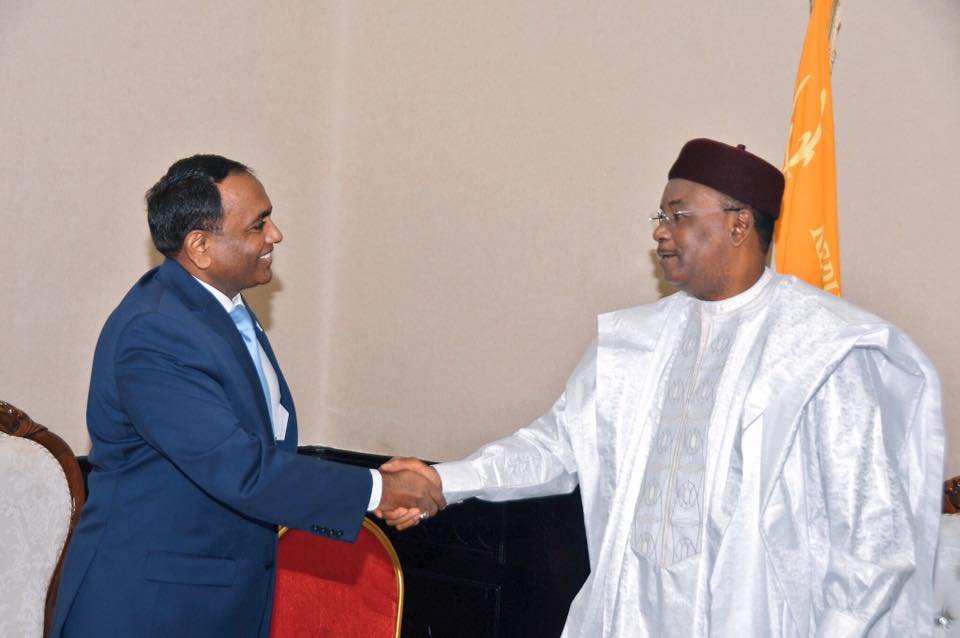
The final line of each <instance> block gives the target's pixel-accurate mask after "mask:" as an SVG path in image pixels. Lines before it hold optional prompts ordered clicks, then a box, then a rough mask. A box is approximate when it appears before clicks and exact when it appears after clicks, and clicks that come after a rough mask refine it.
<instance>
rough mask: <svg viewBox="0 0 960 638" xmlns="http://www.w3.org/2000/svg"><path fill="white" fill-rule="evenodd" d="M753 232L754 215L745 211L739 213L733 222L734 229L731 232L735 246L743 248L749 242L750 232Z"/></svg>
mask: <svg viewBox="0 0 960 638" xmlns="http://www.w3.org/2000/svg"><path fill="white" fill-rule="evenodd" d="M752 230H753V215H751V214H750V211H749V210H747V209H743V210H741V211H739V212H738V213H737V215H736V217H735V218H734V220H733V229H732V230H731V231H730V237H731V238H732V239H733V245H734V246H737V247H739V246H741V245H743V242H745V241H747V237H749V236H750V232H751V231H752Z"/></svg>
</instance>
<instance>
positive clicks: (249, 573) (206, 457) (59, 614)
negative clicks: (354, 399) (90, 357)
mask: <svg viewBox="0 0 960 638" xmlns="http://www.w3.org/2000/svg"><path fill="white" fill-rule="evenodd" d="M258 337H259V339H260V344H261V345H262V346H263V349H264V351H265V352H266V353H267V355H268V356H269V358H270V362H271V363H272V364H273V367H274V370H276V372H277V377H278V380H279V384H280V391H281V395H282V398H281V403H282V404H283V406H284V407H285V408H286V409H287V411H288V412H289V413H290V419H289V421H288V425H287V432H286V439H285V440H284V441H282V442H280V444H276V443H275V442H274V439H273V431H272V429H271V424H270V419H269V417H268V412H267V405H266V401H265V400H264V395H263V391H262V390H261V386H260V381H259V379H258V377H257V373H256V370H255V368H254V367H253V362H252V361H251V359H250V355H249V353H248V351H247V349H246V347H245V346H244V343H243V338H242V337H241V336H240V333H239V331H238V330H237V328H236V326H235V325H234V323H233V321H232V320H231V319H230V316H229V315H228V314H227V312H226V311H225V310H224V309H223V306H222V305H221V304H220V303H219V302H218V301H217V300H216V299H215V298H214V297H213V295H211V294H210V293H209V292H208V291H207V290H205V289H204V288H203V287H202V286H201V285H200V284H199V283H197V282H196V280H194V279H193V277H191V276H190V274H189V273H187V272H186V271H185V270H184V269H183V268H182V267H181V266H180V265H179V264H177V263H176V262H175V261H172V260H167V261H165V262H164V263H163V265H161V266H160V267H159V268H155V269H153V270H151V271H150V272H148V273H147V274H145V275H144V276H143V277H142V278H141V279H140V281H138V282H137V283H136V285H134V287H133V288H132V289H131V290H130V292H129V293H127V295H126V297H125V298H124V299H123V301H122V302H121V303H120V305H119V306H118V307H117V309H116V310H115V311H114V312H113V313H112V314H111V315H110V318H109V319H108V320H107V322H106V325H105V326H104V328H103V332H102V333H101V335H100V339H99V341H98V343H97V349H96V353H95V355H94V361H93V373H92V378H91V382H90V395H89V399H88V405H87V425H88V428H89V431H90V438H91V441H92V447H91V450H90V455H89V461H90V464H91V465H92V471H91V473H90V476H89V481H88V484H89V491H90V496H89V499H88V500H87V503H86V505H85V506H84V508H83V511H82V513H81V517H80V522H79V524H78V525H77V527H76V529H75V530H74V534H73V539H72V541H71V543H70V546H69V548H68V551H67V556H66V559H65V562H64V566H63V575H62V579H61V583H60V589H59V593H58V598H57V606H56V613H55V617H54V625H53V631H52V636H53V637H54V638H57V637H59V636H61V635H63V636H64V637H69V636H98V637H99V636H123V637H125V638H127V637H132V636H136V637H140V636H165V637H170V636H172V637H176V638H186V637H188V636H204V637H206V636H211V637H214V636H216V637H219V636H224V637H226V636H230V637H242V636H251V637H254V636H266V635H267V634H268V632H269V625H270V613H271V609H272V598H273V581H274V575H275V566H274V561H275V559H276V551H277V550H276V525H277V524H282V525H287V526H289V527H295V528H301V529H307V530H312V531H313V532H315V533H318V534H325V535H328V536H332V537H335V538H340V539H342V540H346V541H352V540H354V539H355V538H356V536H357V534H358V532H359V529H360V525H361V522H362V519H363V515H364V513H365V510H366V508H367V504H368V501H369V498H370V489H371V482H372V481H371V477H370V472H369V471H368V470H366V469H363V468H356V467H350V466H345V465H340V464H336V463H330V462H325V461H321V460H319V459H315V458H310V457H304V456H297V455H296V445H297V442H296V438H297V418H296V411H295V410H294V406H293V399H292V398H291V396H290V390H289V388H288V387H287V384H286V382H285V381H284V378H283V375H282V374H281V372H280V366H279V365H278V364H277V360H276V358H275V356H274V354H273V350H272V349H271V348H270V344H269V342H268V341H267V338H266V335H265V334H263V333H262V331H258Z"/></svg>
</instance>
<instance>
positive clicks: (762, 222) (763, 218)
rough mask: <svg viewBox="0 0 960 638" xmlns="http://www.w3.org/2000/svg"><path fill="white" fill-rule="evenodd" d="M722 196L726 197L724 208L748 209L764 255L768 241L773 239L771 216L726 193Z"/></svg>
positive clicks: (768, 244)
mask: <svg viewBox="0 0 960 638" xmlns="http://www.w3.org/2000/svg"><path fill="white" fill-rule="evenodd" d="M724 197H726V201H725V202H724V203H723V207H724V208H742V209H744V210H748V211H750V215H752V216H753V227H754V229H755V230H756V231H757V239H759V240H760V250H762V251H763V254H764V255H766V254H767V253H768V252H770V242H771V241H772V240H773V224H774V219H773V217H770V216H769V215H764V214H763V213H761V212H760V211H759V210H757V208H756V207H754V206H751V205H750V204H745V203H743V202H741V201H740V200H739V199H736V198H734V197H730V196H729V195H726V194H724Z"/></svg>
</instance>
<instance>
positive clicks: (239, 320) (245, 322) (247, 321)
mask: <svg viewBox="0 0 960 638" xmlns="http://www.w3.org/2000/svg"><path fill="white" fill-rule="evenodd" d="M230 318H231V319H233V323H235V324H237V330H239V331H240V335H241V336H242V337H243V343H245V344H246V346H247V352H249V353H250V358H251V359H253V367H254V368H256V369H257V377H259V378H260V387H261V388H262V389H263V398H264V399H266V400H267V416H269V417H270V420H271V423H272V421H273V416H272V414H271V412H272V410H271V407H272V406H271V401H270V388H269V386H267V377H266V376H265V375H264V374H263V365H262V364H261V363H260V344H259V343H257V333H256V332H254V328H253V319H251V318H250V312H249V311H248V310H247V307H246V306H243V305H237V306H234V307H233V310H231V311H230Z"/></svg>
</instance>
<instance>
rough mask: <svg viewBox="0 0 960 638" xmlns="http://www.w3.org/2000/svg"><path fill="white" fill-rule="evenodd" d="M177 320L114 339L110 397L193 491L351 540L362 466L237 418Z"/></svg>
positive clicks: (145, 320)
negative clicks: (295, 446)
mask: <svg viewBox="0 0 960 638" xmlns="http://www.w3.org/2000/svg"><path fill="white" fill-rule="evenodd" d="M204 337H206V338H208V339H209V338H219V337H218V336H216V335H213V334H208V335H196V334H192V333H190V332H189V331H187V330H184V329H183V327H182V326H180V325H179V324H178V322H177V321H176V320H175V319H171V318H170V317H166V316H163V315H160V314H156V313H148V314H144V315H140V316H139V317H137V318H135V319H134V320H133V321H131V322H130V324H129V325H127V326H126V328H125V329H124V331H123V333H122V334H121V335H120V337H119V341H118V344H117V350H116V355H115V369H116V380H117V381H116V382H117V394H118V396H119V400H120V402H121V404H122V409H123V410H124V411H125V412H126V414H127V415H128V417H129V418H130V420H131V422H132V425H133V427H134V429H135V430H136V431H137V433H138V434H139V435H140V436H142V437H143V439H144V440H145V441H146V442H147V443H148V444H149V445H150V446H152V447H153V448H154V449H156V450H157V451H158V452H159V453H160V454H161V455H163V456H164V457H165V458H167V459H168V460H169V461H170V462H171V463H173V464H174V465H175V466H176V467H177V468H178V469H179V470H180V471H181V472H183V473H184V474H185V475H186V476H187V477H188V478H190V480H191V481H193V482H194V483H195V484H196V485H197V486H198V487H199V488H200V489H202V490H203V491H205V492H206V493H208V494H209V495H210V496H211V497H212V498H214V499H216V500H218V501H220V502H222V503H224V504H226V505H227V506H229V507H231V508H233V509H235V510H236V511H238V512H240V513H242V514H244V515H246V516H249V517H252V518H256V519H259V520H261V521H264V522H268V523H277V524H282V525H287V526H290V527H296V528H302V529H308V530H313V531H318V530H320V529H323V528H326V529H339V530H343V539H344V540H351V539H353V538H355V537H356V535H357V533H358V532H359V528H360V526H361V524H362V519H363V516H364V514H365V512H366V507H367V502H368V499H369V497H370V489H371V482H372V480H371V476H370V472H369V471H368V470H367V469H364V468H357V467H351V466H346V465H341V464H338V463H331V462H327V461H322V460H319V459H314V458H309V457H304V456H298V455H296V454H291V453H289V452H285V451H282V450H280V449H278V448H277V447H276V446H275V445H272V442H270V441H267V440H266V439H265V437H264V436H263V435H259V434H255V432H257V431H258V426H257V425H256V424H255V423H253V422H251V417H249V416H245V415H243V414H238V413H237V411H236V410H235V409H234V406H233V405H232V404H231V401H230V399H229V397H228V393H227V391H226V390H225V388H224V377H225V368H226V367H227V366H230V365H236V362H232V361H229V360H227V359H228V357H223V356H218V354H217V351H216V349H213V348H210V347H209V345H208V344H205V343H203V338H204Z"/></svg>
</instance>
